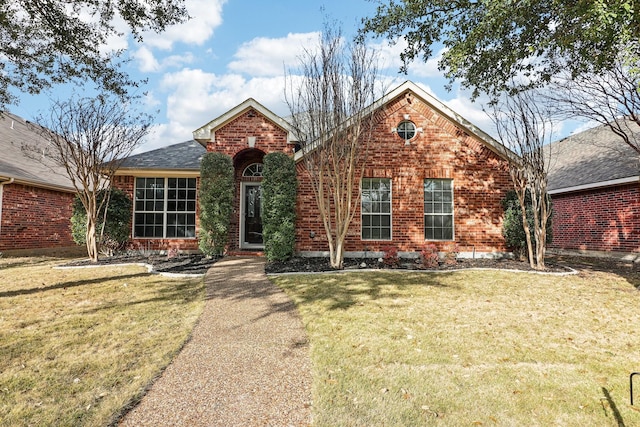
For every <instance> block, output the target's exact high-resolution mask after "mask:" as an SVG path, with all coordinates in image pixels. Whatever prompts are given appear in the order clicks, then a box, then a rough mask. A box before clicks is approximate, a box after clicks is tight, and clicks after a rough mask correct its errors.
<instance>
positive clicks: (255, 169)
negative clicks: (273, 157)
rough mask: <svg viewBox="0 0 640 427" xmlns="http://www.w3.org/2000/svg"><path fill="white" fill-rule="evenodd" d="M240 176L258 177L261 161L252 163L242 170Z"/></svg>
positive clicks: (260, 171) (260, 173)
mask: <svg viewBox="0 0 640 427" xmlns="http://www.w3.org/2000/svg"><path fill="white" fill-rule="evenodd" d="M242 176H250V177H260V176H262V163H252V164H250V165H249V166H247V167H246V168H244V171H242Z"/></svg>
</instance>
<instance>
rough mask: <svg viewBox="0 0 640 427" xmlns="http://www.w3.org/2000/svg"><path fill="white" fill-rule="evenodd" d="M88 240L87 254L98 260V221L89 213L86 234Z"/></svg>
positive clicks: (94, 260) (93, 260) (95, 260)
mask: <svg viewBox="0 0 640 427" xmlns="http://www.w3.org/2000/svg"><path fill="white" fill-rule="evenodd" d="M85 240H86V241H87V255H88V256H89V259H90V260H91V261H92V262H97V261H98V241H97V240H96V223H95V221H94V220H93V218H91V215H87V233H86V235H85Z"/></svg>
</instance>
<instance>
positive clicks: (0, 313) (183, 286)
mask: <svg viewBox="0 0 640 427" xmlns="http://www.w3.org/2000/svg"><path fill="white" fill-rule="evenodd" d="M63 262H64V260H51V259H49V260H48V259H43V258H6V259H0V426H73V425H76V426H80V425H82V426H106V425H109V424H110V423H112V422H114V421H115V420H116V418H117V416H118V415H119V414H120V412H121V411H122V409H123V407H125V406H126V405H128V404H130V403H131V402H132V400H134V399H136V398H138V397H139V396H140V395H141V394H142V392H143V391H144V389H145V387H146V386H147V385H148V384H149V383H150V381H151V380H152V379H153V378H154V377H156V376H157V375H158V374H159V373H160V372H161V370H162V369H163V368H164V367H165V366H166V365H167V364H168V363H169V362H170V360H171V358H172V357H173V355H175V354H176V352H177V351H178V350H179V349H180V348H181V347H182V345H183V343H184V342H185V340H186V339H187V337H188V336H189V334H190V332H191V329H192V328H193V325H194V324H195V321H196V320H197V318H198V316H199V315H200V313H201V312H202V309H203V307H204V287H203V280H202V279H201V278H200V279H176V278H166V277H162V276H158V275H150V274H147V270H146V269H145V268H144V267H132V266H129V267H124V266H109V267H99V268H84V269H71V270H59V269H54V268H53V267H54V266H55V265H57V264H60V263H63Z"/></svg>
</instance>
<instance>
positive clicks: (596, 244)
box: [550, 184, 640, 252]
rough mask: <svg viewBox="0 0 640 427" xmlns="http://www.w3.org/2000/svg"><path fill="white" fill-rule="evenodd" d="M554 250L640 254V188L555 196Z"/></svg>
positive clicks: (618, 188) (628, 186)
mask: <svg viewBox="0 0 640 427" xmlns="http://www.w3.org/2000/svg"><path fill="white" fill-rule="evenodd" d="M552 200H553V243H552V244H551V246H550V247H551V248H553V249H564V250H578V251H606V252H611V251H613V252H640V186H639V185H638V184H634V185H623V186H619V187H607V188H600V189H594V190H589V191H581V192H574V193H566V194H554V195H553V196H552Z"/></svg>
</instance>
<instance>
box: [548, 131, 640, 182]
mask: <svg viewBox="0 0 640 427" xmlns="http://www.w3.org/2000/svg"><path fill="white" fill-rule="evenodd" d="M629 126H630V129H631V130H632V131H633V132H634V133H635V134H636V135H637V136H636V138H640V128H639V127H638V126H637V124H635V123H630V124H629ZM546 151H547V153H550V156H551V158H550V162H549V172H548V177H549V184H548V188H549V193H550V194H557V193H564V192H570V191H579V190H587V189H590V188H597V187H605V186H611V185H620V184H625V183H629V182H638V181H639V179H640V177H639V175H640V156H638V153H636V152H635V151H634V150H633V149H632V148H631V147H629V146H628V145H627V144H625V143H624V142H623V140H622V138H620V137H619V136H617V135H616V134H614V133H613V132H612V131H611V129H609V127H608V126H605V125H601V126H598V127H595V128H592V129H588V130H586V131H584V132H581V133H578V134H575V135H572V136H569V137H567V138H565V139H562V140H560V141H556V142H553V143H551V144H549V145H548V146H547V147H546ZM548 155H549V154H548Z"/></svg>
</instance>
